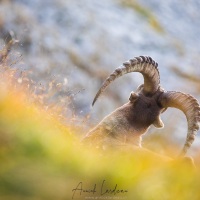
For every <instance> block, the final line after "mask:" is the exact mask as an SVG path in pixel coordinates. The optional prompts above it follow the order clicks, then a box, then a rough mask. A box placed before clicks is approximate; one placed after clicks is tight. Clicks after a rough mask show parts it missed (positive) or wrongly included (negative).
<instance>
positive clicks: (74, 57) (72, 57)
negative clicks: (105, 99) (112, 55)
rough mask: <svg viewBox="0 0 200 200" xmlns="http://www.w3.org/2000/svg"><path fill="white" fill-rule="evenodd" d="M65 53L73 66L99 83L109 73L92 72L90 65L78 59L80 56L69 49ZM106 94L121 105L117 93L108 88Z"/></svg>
mask: <svg viewBox="0 0 200 200" xmlns="http://www.w3.org/2000/svg"><path fill="white" fill-rule="evenodd" d="M67 53H68V56H69V58H70V60H71V61H72V62H73V63H74V65H76V66H77V67H79V68H80V69H81V70H82V71H84V72H85V73H87V74H88V75H89V76H91V77H93V78H94V77H95V78H96V79H97V80H99V82H101V83H102V82H103V81H104V80H105V78H106V77H107V76H108V75H109V74H110V72H108V71H107V70H105V69H103V70H98V72H97V71H96V70H92V69H91V67H90V65H91V64H90V63H86V62H85V61H84V60H82V59H81V58H80V56H78V55H77V53H75V52H74V51H72V50H71V49H70V51H68V52H67ZM91 60H96V58H95V56H93V58H91ZM98 69H99V68H98ZM107 92H108V94H109V97H111V98H112V99H113V100H114V101H115V102H117V103H121V100H122V98H121V95H120V93H119V92H118V91H113V90H111V89H110V88H108V89H107ZM94 95H95V94H94Z"/></svg>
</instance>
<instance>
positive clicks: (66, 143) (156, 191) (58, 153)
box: [0, 73, 200, 200]
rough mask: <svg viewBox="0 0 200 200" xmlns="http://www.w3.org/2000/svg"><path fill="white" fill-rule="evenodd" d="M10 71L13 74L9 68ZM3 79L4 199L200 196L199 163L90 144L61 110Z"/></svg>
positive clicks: (0, 166) (0, 192)
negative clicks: (65, 121) (43, 105)
mask: <svg viewBox="0 0 200 200" xmlns="http://www.w3.org/2000/svg"><path fill="white" fill-rule="evenodd" d="M8 74H9V73H8ZM8 74H6V73H5V74H4V76H3V77H1V80H0V199H2V200H17V199H19V200H23V199H26V200H29V199H30V200H32V199H34V200H39V199H48V200H51V199H52V200H55V199H56V200H59V199H63V200H64V199H72V198H73V199H137V200H140V199H141V200H153V199H156V200H159V199H160V200H161V199H162V200H163V199H181V200H187V199H199V198H200V193H199V187H200V173H199V168H198V169H197V170H195V169H193V168H192V167H191V166H190V165H188V164H187V163H184V162H175V161H164V160H165V159H164V158H162V157H161V159H159V157H158V156H154V155H153V154H151V153H148V152H146V151H141V150H140V149H135V150H134V149H129V150H124V151H108V152H103V153H102V152H99V151H98V150H95V149H92V151H91V149H87V147H84V146H82V145H81V143H80V142H79V140H80V139H79V138H77V137H75V135H78V134H74V133H73V132H77V131H81V130H77V128H75V127H69V126H67V125H65V126H64V125H63V124H62V123H61V122H60V120H59V119H60V118H59V117H56V113H55V114H54V115H52V113H51V112H49V111H46V110H45V109H42V108H41V106H37V105H35V103H33V102H30V101H29V100H28V99H29V97H28V96H27V94H26V93H25V92H24V91H26V90H25V89H23V87H18V88H16V89H15V88H14V87H13V86H12V84H10V83H11V82H12V81H11V80H10V79H11V78H10V76H8Z"/></svg>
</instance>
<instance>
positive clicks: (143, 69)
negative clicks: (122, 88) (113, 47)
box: [92, 56, 160, 105]
mask: <svg viewBox="0 0 200 200" xmlns="http://www.w3.org/2000/svg"><path fill="white" fill-rule="evenodd" d="M157 67H158V64H157V63H156V62H155V61H154V60H153V59H152V58H151V57H148V56H139V57H135V58H133V59H130V60H129V61H127V62H125V63H123V65H122V66H120V67H119V68H117V69H116V70H115V71H114V72H113V73H112V74H110V76H109V77H108V78H107V79H106V80H105V81H104V83H103V84H102V86H101V88H100V89H99V91H98V92H97V94H96V96H95V98H94V100H93V103H92V105H94V103H95V102H96V100H97V99H98V97H99V96H100V95H101V94H102V93H103V92H104V90H105V89H106V88H107V87H108V85H109V84H110V83H111V82H113V81H114V80H115V79H116V78H118V77H120V76H122V75H124V74H127V73H131V72H140V73H141V74H142V75H143V77H144V88H143V92H144V94H147V95H149V94H153V93H155V92H156V91H157V90H158V87H159V84H160V76H159V71H158V68H157Z"/></svg>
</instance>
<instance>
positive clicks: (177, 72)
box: [171, 66, 200, 84]
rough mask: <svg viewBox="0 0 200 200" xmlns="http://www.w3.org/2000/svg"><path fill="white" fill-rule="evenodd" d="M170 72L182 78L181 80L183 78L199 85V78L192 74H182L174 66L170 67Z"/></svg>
mask: <svg viewBox="0 0 200 200" xmlns="http://www.w3.org/2000/svg"><path fill="white" fill-rule="evenodd" d="M171 69H172V71H173V72H174V73H175V74H177V75H178V76H180V77H182V78H185V79H187V80H189V81H193V82H194V83H197V84H199V83H200V78H199V77H197V76H196V75H194V74H188V73H185V72H182V71H181V70H180V69H179V68H178V67H176V66H172V67H171Z"/></svg>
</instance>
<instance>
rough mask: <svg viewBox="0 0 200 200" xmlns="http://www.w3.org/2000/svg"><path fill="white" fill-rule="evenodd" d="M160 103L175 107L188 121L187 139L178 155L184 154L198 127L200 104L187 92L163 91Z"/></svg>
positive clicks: (164, 105) (165, 106)
mask: <svg viewBox="0 0 200 200" xmlns="http://www.w3.org/2000/svg"><path fill="white" fill-rule="evenodd" d="M160 104H161V105H162V106H163V107H164V108H167V107H174V108H177V109H179V110H181V111H183V113H184V114H185V116H186V118H187V122H188V131H187V139H186V141H185V144H184V147H183V149H182V151H181V153H180V156H184V155H185V154H186V153H187V150H188V149H189V148H190V146H191V145H192V143H193V141H194V139H195V135H196V133H197V131H198V129H199V122H200V106H199V103H198V101H197V100H196V99H195V98H194V97H193V96H191V95H189V94H184V93H182V92H174V91H170V92H164V93H163V95H161V98H160Z"/></svg>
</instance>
